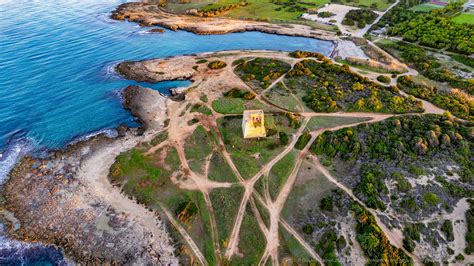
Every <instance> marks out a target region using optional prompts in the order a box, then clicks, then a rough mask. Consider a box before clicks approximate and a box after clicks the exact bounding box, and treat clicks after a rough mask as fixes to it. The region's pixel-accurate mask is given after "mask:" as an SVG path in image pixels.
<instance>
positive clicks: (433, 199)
mask: <svg viewBox="0 0 474 266" xmlns="http://www.w3.org/2000/svg"><path fill="white" fill-rule="evenodd" d="M423 199H424V201H425V202H426V203H428V204H430V205H437V204H438V202H439V198H438V195H436V194H435V193H431V192H426V193H425V195H424V196H423Z"/></svg>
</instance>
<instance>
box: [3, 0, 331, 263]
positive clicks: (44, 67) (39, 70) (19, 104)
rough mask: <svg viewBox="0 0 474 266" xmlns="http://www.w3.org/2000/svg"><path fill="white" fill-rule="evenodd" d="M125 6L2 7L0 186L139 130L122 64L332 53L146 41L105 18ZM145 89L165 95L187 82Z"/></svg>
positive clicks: (250, 36)
mask: <svg viewBox="0 0 474 266" xmlns="http://www.w3.org/2000/svg"><path fill="white" fill-rule="evenodd" d="M123 2H126V1H117V0H115V1H114V0H103V1H96V0H82V1H72V0H65V1H45V0H41V1H40V0H36V1H13V0H0V14H2V19H0V125H1V126H0V151H2V150H3V152H2V153H0V183H1V182H3V181H4V180H5V178H6V173H7V172H8V170H9V169H10V167H11V166H12V165H13V163H14V162H15V160H16V159H17V158H18V157H19V156H21V155H23V154H24V153H25V152H27V151H38V150H39V149H42V148H57V147H61V146H63V145H64V144H65V143H67V142H69V141H71V140H73V139H75V138H77V137H78V136H82V135H85V134H88V133H90V132H94V131H99V130H102V129H104V128H113V127H116V126H118V125H119V124H121V123H126V124H128V125H132V126H134V125H136V122H135V121H134V119H133V117H131V115H130V114H129V112H127V111H125V110H123V109H122V107H121V102H120V94H119V93H118V91H119V90H120V89H121V88H123V87H125V86H127V85H130V84H135V83H133V82H130V81H126V80H123V79H121V78H120V77H118V76H116V75H115V74H114V72H113V66H114V65H115V64H116V63H117V62H120V61H123V60H139V59H147V58H154V57H167V56H173V55H182V54H192V53H201V52H210V51H219V50H233V49H262V50H263V49H268V50H284V51H293V50H297V49H302V50H310V51H317V52H321V53H323V54H329V53H330V52H331V49H332V47H333V45H332V43H331V42H327V41H321V40H316V39H309V38H298V37H288V36H278V35H270V34H264V33H258V32H246V33H235V34H227V35H218V36H209V35H206V36H199V35H195V34H192V33H188V32H182V31H180V32H171V31H167V32H166V33H164V34H149V33H146V29H143V28H139V27H138V26H137V25H136V24H134V23H127V22H116V21H112V20H110V19H109V18H108V16H109V12H110V11H111V10H112V9H113V8H114V7H115V6H116V5H118V4H120V3H123ZM145 85H149V86H150V87H152V88H154V89H157V90H159V91H161V92H164V93H166V92H167V91H168V89H169V88H171V87H177V86H186V85H187V83H185V82H184V83H183V82H165V83H161V84H151V85H150V84H145ZM1 250H3V249H2V247H1V246H0V259H1V258H2V253H1ZM0 262H1V260H0Z"/></svg>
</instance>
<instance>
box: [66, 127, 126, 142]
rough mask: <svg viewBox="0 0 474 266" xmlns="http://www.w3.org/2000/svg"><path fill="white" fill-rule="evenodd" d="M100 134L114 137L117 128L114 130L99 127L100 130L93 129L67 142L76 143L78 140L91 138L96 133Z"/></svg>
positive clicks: (116, 133) (116, 134)
mask: <svg viewBox="0 0 474 266" xmlns="http://www.w3.org/2000/svg"><path fill="white" fill-rule="evenodd" d="M100 134H105V135H106V136H107V137H109V138H116V137H117V136H118V132H117V130H115V129H113V128H107V129H101V130H98V131H94V132H91V133H89V134H86V135H83V136H80V137H77V138H75V139H73V140H72V141H71V142H69V144H76V143H78V142H82V141H86V140H88V139H90V138H93V137H95V136H97V135H100Z"/></svg>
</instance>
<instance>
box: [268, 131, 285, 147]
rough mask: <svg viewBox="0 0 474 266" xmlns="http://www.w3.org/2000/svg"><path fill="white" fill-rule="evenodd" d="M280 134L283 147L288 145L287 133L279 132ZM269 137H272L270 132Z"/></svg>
mask: <svg viewBox="0 0 474 266" xmlns="http://www.w3.org/2000/svg"><path fill="white" fill-rule="evenodd" d="M278 134H279V137H280V143H281V145H284V146H285V145H288V141H289V139H288V134H286V133H285V132H278ZM267 135H270V134H269V133H268V132H267Z"/></svg>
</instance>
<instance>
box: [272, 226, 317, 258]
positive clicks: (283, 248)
mask: <svg viewBox="0 0 474 266" xmlns="http://www.w3.org/2000/svg"><path fill="white" fill-rule="evenodd" d="M280 235H281V236H282V237H280V247H279V249H278V253H279V255H280V261H283V260H285V259H292V260H293V262H294V264H291V263H289V264H288V265H317V264H316V262H315V261H314V259H312V258H311V255H309V254H308V252H307V251H306V250H305V249H304V248H303V247H302V246H301V244H300V243H299V242H298V240H296V239H295V238H294V237H293V236H292V235H291V234H290V233H288V232H287V231H286V230H285V229H282V228H280Z"/></svg>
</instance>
